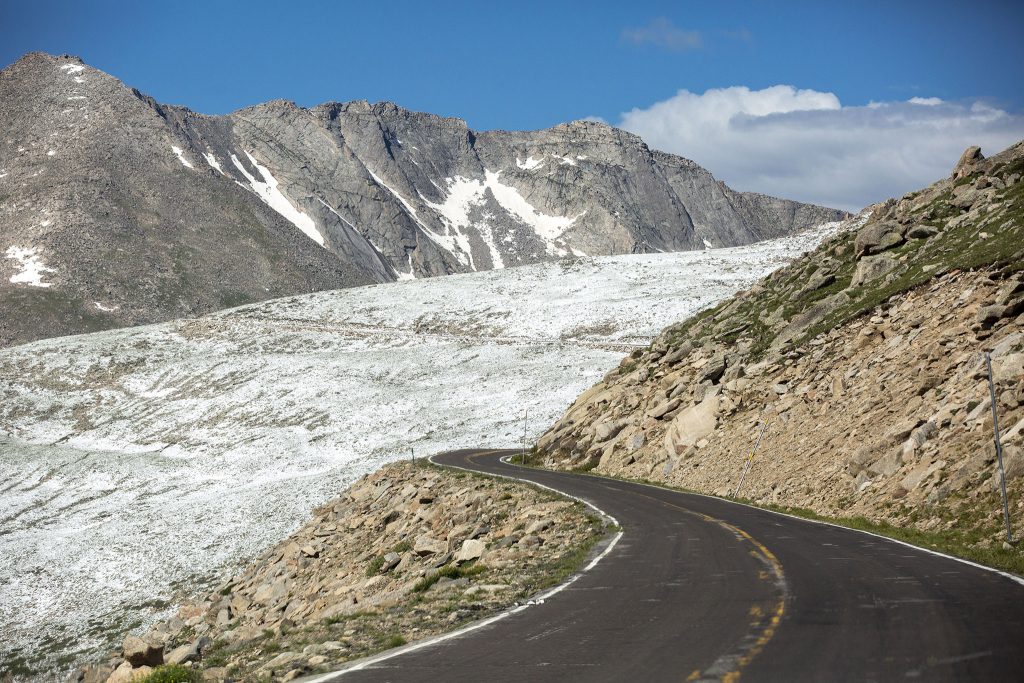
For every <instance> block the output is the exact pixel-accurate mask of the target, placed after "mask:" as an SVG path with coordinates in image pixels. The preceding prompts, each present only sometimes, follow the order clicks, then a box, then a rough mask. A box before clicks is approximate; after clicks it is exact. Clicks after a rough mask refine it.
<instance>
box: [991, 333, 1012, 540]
mask: <svg viewBox="0 0 1024 683" xmlns="http://www.w3.org/2000/svg"><path fill="white" fill-rule="evenodd" d="M985 364H986V365H987V366H988V395H989V399H990V400H991V401H992V429H993V431H994V432H995V442H996V460H997V461H998V462H999V489H1000V491H1002V494H1003V521H1005V522H1006V542H1007V543H1013V531H1012V530H1011V529H1010V503H1009V501H1007V500H1006V472H1005V471H1004V470H1003V444H1002V441H1000V439H999V416H998V415H997V414H996V382H995V378H994V377H993V376H992V354H990V353H989V352H988V351H986V352H985Z"/></svg>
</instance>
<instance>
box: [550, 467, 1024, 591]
mask: <svg viewBox="0 0 1024 683" xmlns="http://www.w3.org/2000/svg"><path fill="white" fill-rule="evenodd" d="M552 471H556V472H557V471H559V470H552ZM589 476H592V477H596V478H599V479H607V480H608V481H620V482H624V483H630V484H639V485H640V486H646V487H648V488H652V489H658V490H660V491H671V492H672V493H682V494H684V495H689V496H700V497H701V498H709V499H711V500H718V501H721V502H723V503H731V504H733V505H740V506H742V507H745V508H750V509H752V510H760V511H761V512H769V513H771V514H773V515H779V516H780V517H789V518H790V519H796V520H799V521H801V522H807V523H809V524H821V525H823V526H830V527H835V528H836V529H845V530H846V531H854V532H856V533H858V534H866V535H868V536H874V537H875V538H880V539H882V540H883V541H890V542H892V543H899V544H900V545H903V546H906V547H908V548H913V549H914V550H920V551H921V552H924V553H928V554H930V555H937V556H938V557H944V558H946V559H947V560H955V561H957V562H960V563H961V564H966V565H969V566H971V567H975V568H977V569H984V570H985V571H989V572H993V573H995V574H999V575H1000V576H1002V577H1005V578H1007V579H1010V580H1011V581H1014V582H1016V583H1019V584H1020V585H1022V586H1024V577H1020V576H1017V575H1016V574H1011V573H1010V572H1004V571H1003V570H1002V569H996V568H995V567H989V566H987V565H984V564H979V563H977V562H972V561H971V560H967V559H964V558H962V557H957V556H956V555H947V554H946V553H944V552H941V551H939V550H932V549H931V548H924V547H922V546H919V545H914V544H913V543H907V542H906V541H901V540H899V539H898V538H892V537H891V536H885V535H883V534H876V533H875V532H873V531H865V530H864V529H854V528H853V527H849V526H843V525H842V524H837V523H836V522H828V521H825V520H823V519H810V518H808V517H800V516H798V515H793V514H790V513H788V512H780V511H778V510H770V509H768V508H763V507H758V506H757V505H751V504H750V503H743V502H741V501H738V500H731V499H729V498H724V497H721V496H712V495H708V494H707V493H698V492H696V491H681V490H678V489H672V488H669V487H667V486H658V485H657V484H650V483H648V482H645V481H634V480H631V479H617V478H615V477H606V476H604V475H601V474H592V475H589Z"/></svg>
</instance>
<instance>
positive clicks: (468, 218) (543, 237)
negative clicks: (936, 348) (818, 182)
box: [0, 53, 842, 346]
mask: <svg viewBox="0 0 1024 683" xmlns="http://www.w3.org/2000/svg"><path fill="white" fill-rule="evenodd" d="M0 121H2V122H3V131H4V134H3V139H2V140H0V346H6V345H10V344H16V343H21V342H25V341H29V340H32V339H37V338H42V337H48V336H56V335H61V334H69V333H76V332H85V331H91V330H96V329H103V328H107V327H117V326H124V325H136V324H143V323H149V322H156V321H160V320H167V319H171V318H176V317H183V316H191V315H197V314H200V313H204V312H208V311H210V310H214V309H217V308H223V307H227V306H233V305H238V304H241V303H247V302H251V301H258V300H262V299H267V298H273V297H279V296H286V295H289V294H297V293H303V292H309V291H316V290H322V289H334V288H340V287H348V286H354V285H361V284H370V283H375V282H387V281H392V280H395V279H407V278H412V277H426V276H433V275H443V274H448V273H456V272H465V271H472V270H485V269H489V268H500V267H509V266H514V265H519V264H524V263H532V262H536V261H540V260H546V259H553V258H561V257H571V256H581V255H605V254H620V253H631V252H652V251H675V250H685V249H700V248H703V247H704V246H705V245H707V244H710V245H713V246H716V247H719V246H734V245H739V244H746V243H749V242H753V241H757V240H760V239H765V238H769V237H775V236H779V235H782V234H786V233H789V232H793V231H795V230H799V229H802V228H805V227H808V226H811V225H815V224H818V223H822V222H825V221H829V220H836V219H838V218H840V217H841V216H842V214H841V212H839V211H835V210H832V209H825V208H822V207H816V206H810V205H806V204H799V203H797V202H791V201H787V200H781V199H774V198H771V197H764V196H761V195H755V194H749V193H737V192H733V191H732V190H730V189H729V188H728V187H726V186H725V185H724V184H723V183H720V182H718V181H716V180H715V179H714V178H713V177H712V176H711V174H710V173H708V172H707V171H705V170H704V169H702V168H701V167H699V166H697V165H696V164H694V163H693V162H691V161H688V160H686V159H683V158H680V157H675V156H672V155H669V154H664V153H661V152H655V151H652V150H650V149H648V148H647V146H646V145H645V144H644V143H643V142H642V141H641V140H640V138H638V137H636V136H634V135H631V134H629V133H626V132H624V131H620V130H617V129H614V128H610V127H608V126H605V125H602V124H597V123H588V122H580V121H578V122H573V123H569V124H565V125H560V126H556V127H554V128H551V129H548V130H542V131H532V132H503V131H491V132H483V133H476V132H474V131H472V130H470V129H469V128H468V127H467V126H466V124H465V122H463V121H461V120H459V119H449V118H442V117H438V116H433V115H429V114H420V113H415V112H410V111H407V110H404V109H401V108H399V107H397V106H395V105H393V104H390V103H378V104H374V105H370V104H368V103H366V102H361V101H360V102H350V103H341V104H338V103H329V104H324V105H321V106H318V107H315V108H313V109H303V108H300V107H297V106H295V105H294V104H291V103H288V102H283V101H273V102H268V103H266V104H262V105H258V106H255V107H251V108H248V109H244V110H241V111H238V112H235V113H233V114H230V115H228V116H220V117H211V116H203V115H200V114H196V113H195V112H192V111H189V110H188V109H185V108H182V107H174V106H168V105H161V104H159V103H157V102H155V101H154V100H152V99H151V98H149V97H146V96H145V95H142V94H141V93H139V92H138V91H136V90H133V89H131V88H128V87H126V86H125V85H124V84H122V83H121V82H120V81H118V80H117V79H115V78H113V77H111V76H109V75H107V74H105V73H103V72H101V71H98V70H96V69H93V68H91V67H88V66H86V65H84V64H82V62H81V61H80V60H78V59H77V58H75V57H69V56H66V55H65V56H60V57H54V56H50V55H46V54H42V53H32V54H29V55H26V56H25V57H24V58H22V59H21V60H19V61H18V62H16V63H15V64H13V65H11V66H10V67H8V68H6V69H4V70H3V71H0Z"/></svg>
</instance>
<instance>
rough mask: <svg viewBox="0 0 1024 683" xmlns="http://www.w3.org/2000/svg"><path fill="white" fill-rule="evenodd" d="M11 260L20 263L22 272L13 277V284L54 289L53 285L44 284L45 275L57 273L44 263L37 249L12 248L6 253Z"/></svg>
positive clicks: (49, 283)
mask: <svg viewBox="0 0 1024 683" xmlns="http://www.w3.org/2000/svg"><path fill="white" fill-rule="evenodd" d="M5 255H6V256H7V258H9V259H13V260H15V261H17V262H18V265H19V268H20V270H19V271H18V272H17V273H15V274H14V275H12V276H11V279H10V281H11V283H12V284H16V285H18V284H22V285H29V286H31V287H43V288H46V287H52V286H53V283H51V282H43V273H56V272H57V271H56V270H54V269H53V268H50V267H49V266H47V265H46V264H45V263H43V257H42V256H41V255H40V254H39V249H38V248H37V247H10V248H8V249H7V251H6V252H5Z"/></svg>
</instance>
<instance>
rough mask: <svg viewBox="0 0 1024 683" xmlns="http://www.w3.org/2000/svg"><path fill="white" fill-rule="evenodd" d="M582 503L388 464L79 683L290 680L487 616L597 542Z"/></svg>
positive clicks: (598, 525) (570, 567)
mask: <svg viewBox="0 0 1024 683" xmlns="http://www.w3.org/2000/svg"><path fill="white" fill-rule="evenodd" d="M603 531H604V522H602V521H601V520H599V519H597V518H596V517H593V516H592V515H590V514H589V513H588V512H586V511H585V508H584V507H583V505H582V504H581V503H573V502H571V501H566V500H565V499H562V498H559V497H556V496H554V495H553V494H550V493H548V492H545V491H541V490H540V489H537V488H533V487H530V486H528V485H525V484H521V483H518V482H510V481H505V480H498V479H489V478H485V477H480V476H477V475H470V474H465V473H461V472H456V471H452V470H443V469H440V468H437V467H433V466H430V465H426V464H421V465H419V466H416V465H412V464H392V465H388V466H386V467H384V468H382V469H380V470H378V471H377V472H375V473H373V474H371V475H369V476H367V477H364V478H363V479H361V480H359V481H358V482H356V483H355V484H353V485H352V486H351V487H350V488H349V489H348V491H346V492H345V494H344V495H343V496H341V497H340V498H337V499H335V500H332V501H329V502H327V503H325V504H324V505H323V506H321V507H320V508H318V509H317V510H316V511H315V513H314V517H313V518H312V519H311V520H310V521H309V522H307V523H306V524H305V525H304V526H303V527H302V528H301V529H299V530H298V531H296V532H295V533H294V534H292V535H291V536H290V537H288V538H287V539H285V540H284V541H282V542H281V543H280V544H278V545H277V546H275V547H273V548H271V549H270V550H267V551H266V552H264V553H263V554H261V555H260V556H259V557H257V558H256V559H255V560H253V562H252V563H251V564H250V565H249V566H248V568H246V569H245V570H244V571H243V572H241V573H239V574H237V575H236V576H234V577H232V578H230V579H228V580H227V581H224V582H223V583H221V584H220V585H219V586H217V588H216V589H215V590H214V591H213V592H211V593H210V594H209V595H206V596H203V597H202V598H200V599H199V600H197V601H195V602H190V603H188V604H186V605H184V606H182V607H181V608H180V609H179V610H178V611H177V613H176V614H175V615H174V616H173V617H171V618H170V619H168V620H166V621H163V622H161V623H158V624H157V625H155V626H154V627H152V628H151V629H150V630H149V631H148V632H146V633H145V634H143V635H141V636H128V637H127V638H126V639H125V641H124V644H123V646H122V647H121V649H120V650H119V651H118V652H116V653H114V654H113V656H112V657H111V659H110V661H108V662H106V663H105V664H102V665H96V666H90V667H87V668H85V669H83V670H81V671H80V672H79V673H78V675H77V676H76V677H75V678H74V680H80V681H107V683H122V682H127V681H131V680H136V679H138V678H141V677H144V676H145V675H147V674H149V673H150V672H151V671H152V670H153V667H157V666H160V665H162V664H177V665H183V666H185V667H186V668H189V669H194V670H197V671H202V677H203V679H204V680H214V681H220V680H226V679H230V680H284V681H287V680H291V679H293V678H296V677H297V676H299V675H302V674H306V673H311V672H317V671H327V670H330V669H332V668H337V666H338V665H339V664H340V663H342V662H345V661H347V660H349V659H354V658H357V657H361V656H365V655H366V654H369V653H371V652H375V651H377V650H381V649H385V648H388V647H394V646H396V645H399V644H403V643H405V642H406V641H415V640H419V639H422V638H426V637H428V636H432V635H435V634H437V633H440V632H443V631H446V630H450V629H452V628H455V627H456V626H457V625H461V624H463V623H464V622H466V621H470V620H476V619H480V618H483V617H486V616H488V615H490V614H492V613H494V612H497V611H499V610H501V609H503V608H505V607H507V606H510V605H512V604H513V603H515V602H516V601H521V600H524V599H526V598H527V597H528V596H530V595H532V594H534V593H536V592H537V591H538V590H540V589H541V588H543V587H546V586H549V585H553V584H554V583H557V582H558V581H560V580H561V579H562V578H564V577H566V576H567V575H568V574H569V573H570V572H571V571H574V570H575V568H576V566H577V565H578V564H580V563H581V562H582V561H583V559H584V558H585V557H586V555H587V552H588V550H589V549H590V547H591V546H592V545H593V544H594V542H596V541H597V540H598V538H599V537H600V536H601V535H602V534H603Z"/></svg>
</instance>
